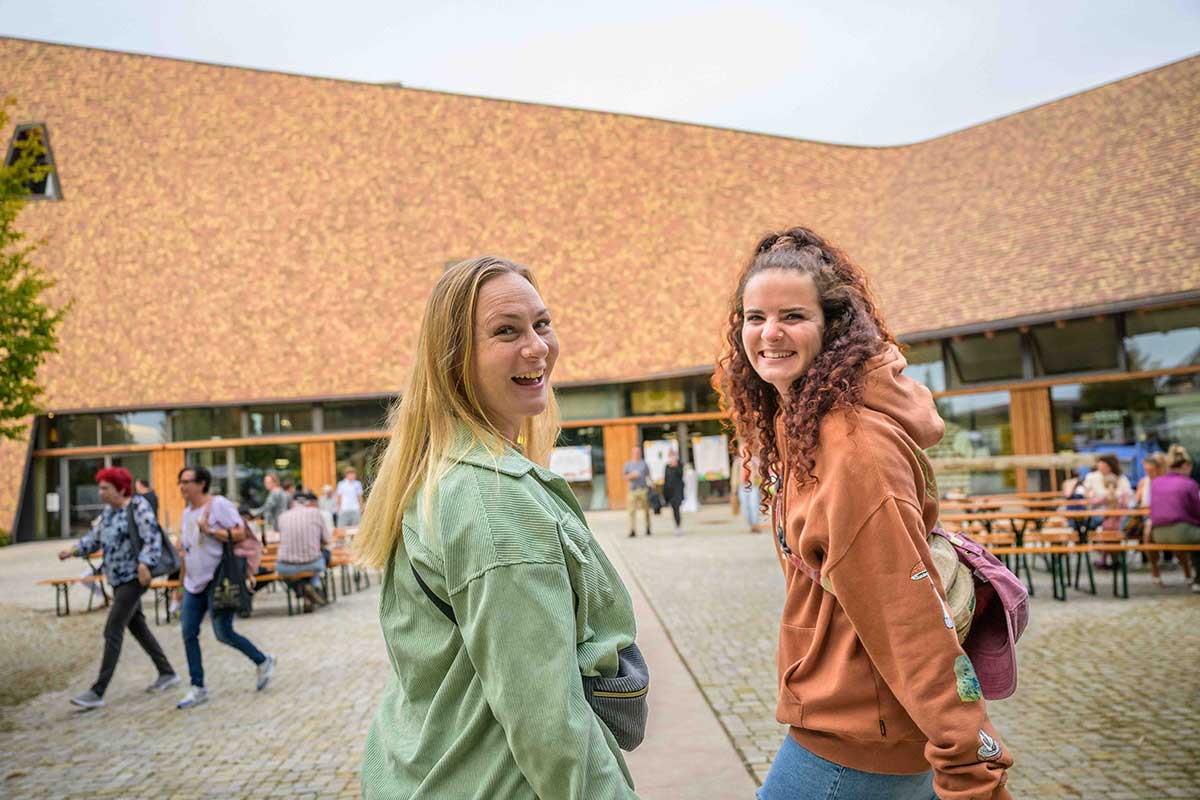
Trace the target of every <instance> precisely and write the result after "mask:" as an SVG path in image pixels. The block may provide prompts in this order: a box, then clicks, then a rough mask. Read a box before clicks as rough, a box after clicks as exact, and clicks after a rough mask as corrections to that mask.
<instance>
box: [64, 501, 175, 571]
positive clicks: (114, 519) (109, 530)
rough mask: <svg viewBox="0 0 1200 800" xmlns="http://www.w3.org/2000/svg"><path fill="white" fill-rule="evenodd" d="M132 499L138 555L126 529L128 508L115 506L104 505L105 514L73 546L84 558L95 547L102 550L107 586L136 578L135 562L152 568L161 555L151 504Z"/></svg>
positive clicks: (77, 553)
mask: <svg viewBox="0 0 1200 800" xmlns="http://www.w3.org/2000/svg"><path fill="white" fill-rule="evenodd" d="M131 502H132V503H133V516H134V520H135V521H136V522H137V528H138V534H139V535H140V536H141V539H142V552H141V553H140V554H139V553H134V552H133V541H132V540H131V539H130V537H129V530H128V529H129V511H128V509H127V508H119V509H115V508H113V507H112V506H108V505H106V506H105V507H104V513H103V514H101V515H100V517H99V518H98V519H97V520H96V521H95V522H94V523H92V528H91V530H89V531H88V532H87V533H86V534H84V536H83V538H82V539H80V540H79V544H77V545H76V546H75V555H77V556H80V557H81V558H86V557H87V555H88V554H89V553H91V552H93V551H94V550H95V549H96V547H97V546H99V547H100V548H102V549H103V550H104V577H105V579H107V580H108V585H109V586H120V585H121V584H122V583H128V582H129V581H132V580H136V579H137V565H138V562H139V561H140V562H141V563H143V564H145V565H146V566H148V567H153V566H154V565H155V564H157V563H158V559H159V557H160V556H161V554H162V541H161V540H160V538H159V536H158V522H157V520H156V519H155V516H154V510H153V509H151V508H150V503H148V502H147V501H146V499H145V498H144V497H142V496H141V495H136V494H135V495H134V496H133V499H132V500H131Z"/></svg>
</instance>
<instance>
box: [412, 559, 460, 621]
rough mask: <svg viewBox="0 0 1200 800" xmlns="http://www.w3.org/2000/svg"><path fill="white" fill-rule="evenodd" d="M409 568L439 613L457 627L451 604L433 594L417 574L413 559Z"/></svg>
mask: <svg viewBox="0 0 1200 800" xmlns="http://www.w3.org/2000/svg"><path fill="white" fill-rule="evenodd" d="M408 566H409V569H411V570H412V574H413V577H414V578H416V579H417V584H418V585H419V586H420V587H421V591H423V592H424V593H425V596H426V597H428V598H429V599H430V601H431V602H432V603H433V604H434V605H435V606H437V610H438V611H440V612H442V613H443V614H445V615H446V619H448V620H450V622H451V624H454V625H457V624H458V620H457V619H455V618H454V609H453V608H451V607H450V604H449V603H447V602H446V601H445V600H443V599H442V598H440V597H438V596H437V595H436V594H434V593H433V589H430V588H429V584H428V583H426V582H425V579H424V578H422V577H421V573H419V572H417V565H416V564H414V563H412V560H411V559H410V560H409V562H408Z"/></svg>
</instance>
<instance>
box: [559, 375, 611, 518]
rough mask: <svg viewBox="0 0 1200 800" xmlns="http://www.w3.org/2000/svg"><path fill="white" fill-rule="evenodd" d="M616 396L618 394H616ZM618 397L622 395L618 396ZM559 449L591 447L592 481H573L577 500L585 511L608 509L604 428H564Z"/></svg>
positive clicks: (560, 436) (596, 426)
mask: <svg viewBox="0 0 1200 800" xmlns="http://www.w3.org/2000/svg"><path fill="white" fill-rule="evenodd" d="M614 394H616V393H615V392H614ZM617 396H618V397H619V396H620V395H617ZM558 447H590V448H591V456H592V479H591V480H589V481H571V483H570V484H569V485H570V487H571V490H572V491H574V492H575V499H576V500H578V501H579V505H580V507H581V508H583V509H584V510H585V511H603V510H604V509H607V508H608V476H607V474H606V473H605V471H604V470H605V468H606V463H607V462H606V461H605V458H604V428H602V427H600V426H599V425H592V426H589V427H586V428H563V430H562V432H561V433H560V434H559V437H558Z"/></svg>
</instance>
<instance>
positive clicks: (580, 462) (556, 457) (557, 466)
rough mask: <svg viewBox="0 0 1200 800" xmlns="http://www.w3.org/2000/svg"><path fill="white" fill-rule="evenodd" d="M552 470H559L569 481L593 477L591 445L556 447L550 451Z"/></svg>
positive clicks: (581, 480) (580, 480) (573, 481)
mask: <svg viewBox="0 0 1200 800" xmlns="http://www.w3.org/2000/svg"><path fill="white" fill-rule="evenodd" d="M550 471H551V472H557V473H558V474H559V475H561V476H563V478H564V479H566V480H567V482H569V483H583V482H584V481H590V480H591V479H592V448H591V445H586V444H583V445H576V446H573V447H556V448H554V449H553V450H551V451H550Z"/></svg>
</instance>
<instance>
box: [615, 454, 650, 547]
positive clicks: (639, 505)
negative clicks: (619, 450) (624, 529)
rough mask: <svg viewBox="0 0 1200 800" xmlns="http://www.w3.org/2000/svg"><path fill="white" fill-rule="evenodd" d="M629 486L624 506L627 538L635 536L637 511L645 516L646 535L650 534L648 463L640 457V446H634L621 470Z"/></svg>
mask: <svg viewBox="0 0 1200 800" xmlns="http://www.w3.org/2000/svg"><path fill="white" fill-rule="evenodd" d="M621 474H623V475H624V476H625V481H626V483H627V485H628V486H629V493H628V494H627V495H626V500H625V503H626V507H627V508H628V509H629V538H630V539H632V538H633V537H635V536H637V512H639V511H641V512H642V514H643V515H644V516H645V517H646V535H647V536H649V535H650V465H649V464H647V463H646V461H645V459H643V458H642V448H640V447H635V448H633V451H632V452H631V453H630V454H629V460H628V461H626V462H625V467H624V468H623V469H622V470H621Z"/></svg>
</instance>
